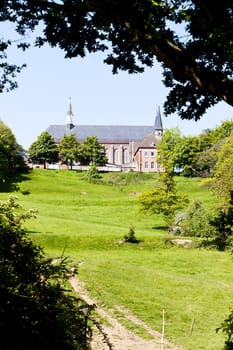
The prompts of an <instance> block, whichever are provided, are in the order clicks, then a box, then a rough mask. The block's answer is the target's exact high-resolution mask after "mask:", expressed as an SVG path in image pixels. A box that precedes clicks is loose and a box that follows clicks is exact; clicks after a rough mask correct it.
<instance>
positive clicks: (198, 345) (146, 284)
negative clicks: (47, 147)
mask: <svg viewBox="0 0 233 350" xmlns="http://www.w3.org/2000/svg"><path fill="white" fill-rule="evenodd" d="M103 180H104V182H105V183H104V184H90V183H89V182H88V181H87V180H86V179H85V177H84V174H82V173H76V172H69V171H55V170H50V171H49V170H39V169H36V170H33V172H32V173H30V174H29V175H28V176H27V177H26V178H25V179H24V181H22V182H21V183H20V184H19V186H20V191H18V192H16V193H15V194H16V195H17V196H18V198H19V203H20V204H22V206H23V207H24V208H26V209H29V208H35V209H37V210H38V214H37V219H31V220H30V221H28V222H27V223H26V227H27V229H28V231H29V234H30V236H31V237H32V239H33V240H34V241H35V242H36V243H38V244H40V245H41V246H42V247H43V248H44V251H45V252H46V254H47V255H48V256H58V255H61V254H63V253H64V254H65V255H66V256H69V257H70V258H71V259H72V260H74V261H75V262H77V263H79V262H82V264H81V266H80V268H79V278H80V279H81V280H83V281H85V283H86V287H87V289H88V291H89V293H90V294H91V295H92V296H93V297H95V298H96V299H97V300H98V301H99V302H101V303H102V304H104V305H105V306H106V308H112V309H114V305H121V306H124V307H127V308H128V309H129V310H130V311H131V312H132V313H134V314H135V315H137V316H138V317H139V318H141V319H142V320H143V321H145V322H146V323H148V324H149V325H150V326H151V327H152V328H154V329H155V330H158V331H160V330H161V327H162V325H161V324H162V310H163V309H165V315H166V326H165V335H166V337H167V338H168V339H169V340H170V341H172V342H174V343H176V344H177V345H180V346H182V347H183V348H184V349H186V350H188V349H190V350H194V349H195V350H196V349H208V350H219V349H221V348H222V347H223V343H224V337H223V335H222V334H221V333H216V328H217V327H219V326H220V324H221V322H222V321H223V319H224V318H225V317H226V316H227V315H228V313H229V310H230V308H232V307H233V303H232V290H233V279H232V267H233V262H232V256H230V254H229V253H226V252H217V251H214V250H205V249H185V248H181V247H174V246H170V245H166V244H165V243H164V238H166V237H167V232H166V228H165V227H164V222H163V220H162V217H160V216H146V215H142V214H140V213H139V203H138V194H139V193H142V192H143V191H146V190H149V189H151V188H152V187H153V186H154V184H155V183H156V181H157V180H156V175H152V174H149V175H147V174H130V173H129V174H104V175H103ZM177 184H178V188H179V189H181V190H182V191H183V192H185V193H187V194H188V196H189V198H190V199H194V198H195V199H199V200H201V201H202V202H203V203H204V204H205V205H206V206H211V205H212V201H213V199H212V198H211V195H210V193H208V192H207V189H205V188H200V187H199V186H198V184H199V181H198V179H184V178H182V177H180V178H177ZM4 188H5V187H4ZM4 188H2V189H1V193H0V198H1V199H7V197H8V195H9V194H10V193H9V192H6V191H4ZM25 191H26V193H27V192H30V194H29V195H23V194H22V192H24V193H25ZM130 225H133V226H134V228H135V233H136V237H137V238H138V239H139V240H141V242H140V243H139V244H129V243H123V237H124V235H125V234H127V233H128V231H129V227H130ZM116 313H117V312H116ZM193 319H195V323H194V328H193V332H192V335H191V336H190V335H189V332H190V326H191V323H192V320H193ZM145 350H146V349H145Z"/></svg>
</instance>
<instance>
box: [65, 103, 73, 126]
mask: <svg viewBox="0 0 233 350" xmlns="http://www.w3.org/2000/svg"><path fill="white" fill-rule="evenodd" d="M73 116H74V114H73V112H72V105H71V97H70V98H69V106H68V111H67V119H66V128H67V130H71V129H73V128H74V124H73Z"/></svg>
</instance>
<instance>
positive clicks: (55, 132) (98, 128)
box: [47, 101, 163, 172]
mask: <svg viewBox="0 0 233 350" xmlns="http://www.w3.org/2000/svg"><path fill="white" fill-rule="evenodd" d="M47 131H48V132H49V133H50V135H51V136H52V137H53V138H54V140H55V142H56V143H59V142H60V140H61V139H62V138H63V137H64V135H67V134H70V133H72V134H74V135H76V137H77V140H78V141H79V142H82V141H84V140H85V139H86V138H87V136H96V137H97V139H98V142H99V143H100V144H102V145H103V146H104V148H105V152H106V155H107V158H108V164H107V167H108V169H109V171H111V170H114V171H117V170H118V171H130V170H134V171H140V172H158V171H160V170H161V169H160V164H159V163H158V162H157V145H158V142H159V141H160V140H161V137H162V134H163V125H162V118H161V113H160V109H159V107H158V108H157V111H156V115H155V120H154V125H151V126H143V125H75V124H74V123H73V112H72V106H71V101H70V103H69V108H68V112H67V121H66V124H64V125H50V126H49V127H48V129H47Z"/></svg>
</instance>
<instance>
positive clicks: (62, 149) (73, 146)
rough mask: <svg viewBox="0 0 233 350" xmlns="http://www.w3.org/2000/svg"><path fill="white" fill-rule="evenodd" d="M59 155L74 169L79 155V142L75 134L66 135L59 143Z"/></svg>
mask: <svg viewBox="0 0 233 350" xmlns="http://www.w3.org/2000/svg"><path fill="white" fill-rule="evenodd" d="M58 148H59V156H60V157H61V159H62V161H63V162H64V163H66V164H67V165H69V166H70V167H71V169H72V166H73V163H74V161H76V160H77V157H78V142H77V139H76V136H75V135H74V134H69V135H64V137H63V138H62V139H61V141H60V143H59V146H58Z"/></svg>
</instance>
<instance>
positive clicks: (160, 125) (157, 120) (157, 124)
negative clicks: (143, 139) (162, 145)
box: [154, 106, 163, 133]
mask: <svg viewBox="0 0 233 350" xmlns="http://www.w3.org/2000/svg"><path fill="white" fill-rule="evenodd" d="M154 127H155V131H160V132H161V133H162V132H163V123H162V118H161V113H160V107H159V106H157V110H156V116H155V125H154Z"/></svg>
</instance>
